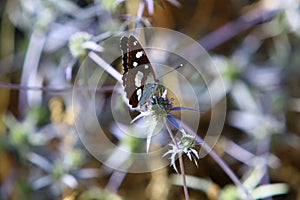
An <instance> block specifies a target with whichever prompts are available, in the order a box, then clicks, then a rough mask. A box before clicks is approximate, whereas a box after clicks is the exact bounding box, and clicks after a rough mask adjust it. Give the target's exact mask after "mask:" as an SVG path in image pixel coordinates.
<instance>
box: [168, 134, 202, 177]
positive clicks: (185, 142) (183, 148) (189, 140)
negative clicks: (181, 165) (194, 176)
mask: <svg viewBox="0 0 300 200" xmlns="http://www.w3.org/2000/svg"><path fill="white" fill-rule="evenodd" d="M195 145H196V140H195V137H194V136H191V135H188V134H186V135H183V136H182V137H181V139H180V140H179V141H177V144H169V146H170V147H171V149H170V150H169V151H167V152H166V153H165V154H164V155H163V156H166V155H170V160H171V164H170V166H172V167H173V168H174V170H175V171H176V172H177V173H178V171H177V168H176V163H175V161H176V156H177V155H178V156H181V155H182V154H183V153H184V154H186V155H187V157H188V158H189V160H190V161H192V160H194V162H195V165H196V166H198V164H197V160H196V159H199V154H198V152H197V150H196V149H195Z"/></svg>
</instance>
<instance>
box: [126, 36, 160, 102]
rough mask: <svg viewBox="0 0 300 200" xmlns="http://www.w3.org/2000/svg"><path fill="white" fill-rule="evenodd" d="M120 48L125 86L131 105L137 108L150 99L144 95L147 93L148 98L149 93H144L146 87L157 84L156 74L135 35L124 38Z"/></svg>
mask: <svg viewBox="0 0 300 200" xmlns="http://www.w3.org/2000/svg"><path fill="white" fill-rule="evenodd" d="M120 46H121V51H122V60H123V70H124V74H123V77H122V79H123V86H124V88H125V92H126V96H127V98H128V99H129V104H130V105H131V106H132V107H133V108H136V107H137V106H138V105H143V104H145V103H146V101H147V98H148V97H145V96H144V94H145V93H146V94H147V96H148V93H149V92H147V91H146V92H145V91H144V89H145V85H146V84H148V83H153V82H156V78H155V74H154V71H153V68H152V65H151V63H150V61H149V59H148V57H147V55H146V52H145V50H144V49H143V47H142V46H141V44H140V43H139V41H138V40H137V39H136V38H135V37H134V36H133V35H131V36H129V38H128V37H126V36H124V37H122V38H121V44H120ZM146 88H149V86H147V87H146ZM145 99H146V100H145ZM141 100H142V101H141Z"/></svg>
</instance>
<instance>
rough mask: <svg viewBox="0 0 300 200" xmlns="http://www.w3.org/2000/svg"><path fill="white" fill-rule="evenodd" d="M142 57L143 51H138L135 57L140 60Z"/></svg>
mask: <svg viewBox="0 0 300 200" xmlns="http://www.w3.org/2000/svg"><path fill="white" fill-rule="evenodd" d="M142 55H143V51H139V52H137V53H136V55H135V57H136V58H140V57H142Z"/></svg>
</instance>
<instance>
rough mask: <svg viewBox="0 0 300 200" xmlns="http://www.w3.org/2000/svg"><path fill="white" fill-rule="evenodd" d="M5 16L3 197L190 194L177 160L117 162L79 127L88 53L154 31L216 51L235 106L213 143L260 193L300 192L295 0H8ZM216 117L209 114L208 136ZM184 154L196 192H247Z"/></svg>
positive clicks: (298, 14) (0, 79)
mask: <svg viewBox="0 0 300 200" xmlns="http://www.w3.org/2000/svg"><path fill="white" fill-rule="evenodd" d="M0 14H1V16H0V44H1V46H0V116H1V119H0V199H3V200H4V199H65V200H73V199H151V200H155V199H184V194H183V190H182V187H181V185H182V183H181V178H180V176H179V175H178V174H176V172H175V171H174V170H173V169H172V168H171V167H166V168H163V169H160V170H157V171H153V172H149V173H140V174H134V173H124V172H118V171H114V170H111V169H108V168H107V167H105V166H103V165H102V164H101V163H100V162H99V161H98V160H96V159H95V158H94V157H93V156H91V155H90V154H89V153H88V152H87V150H86V149H85V147H84V146H83V145H82V143H81V142H80V140H79V139H78V137H77V133H76V128H75V123H74V108H73V107H72V86H73V84H74V79H75V77H76V73H77V72H78V68H79V66H80V65H81V64H82V63H83V61H84V58H85V57H86V56H87V55H88V53H89V52H90V51H94V52H102V51H106V50H107V51H109V50H108V49H105V48H103V47H102V46H101V45H99V43H100V42H101V41H103V40H105V39H106V38H108V37H110V35H111V34H112V33H114V32H117V31H125V30H127V29H128V28H134V27H145V26H150V27H163V28H168V29H172V30H176V31H179V32H182V33H184V34H186V35H188V36H190V37H192V38H193V39H194V40H196V41H198V42H199V43H200V44H201V45H202V46H203V47H204V48H205V49H206V50H207V51H208V52H209V54H210V56H211V57H212V59H213V61H214V62H215V64H216V66H217V67H218V70H220V71H221V75H222V78H223V80H224V82H225V83H226V94H224V95H223V96H222V97H220V101H221V99H226V102H227V110H226V122H225V125H224V129H223V131H222V135H221V137H220V139H219V141H218V143H217V145H216V146H215V147H214V148H215V151H216V152H217V153H218V155H219V156H220V157H221V158H222V159H223V160H224V161H225V162H226V163H227V164H228V165H229V166H230V168H231V169H233V171H234V173H235V174H236V175H237V176H238V177H239V178H240V179H241V181H242V182H243V183H244V184H245V185H246V186H247V188H248V189H249V190H250V192H251V193H252V195H253V197H254V198H255V199H300V159H299V150H300V138H299V136H300V135H299V134H300V123H299V122H300V121H299V120H300V114H299V112H300V79H299V77H300V67H299V65H300V58H299V53H300V38H299V37H300V2H299V1H298V0H287V1H280V0H257V1H250V0H238V1H237V0H224V1H222V2H221V1H216V0H211V1H204V0H156V1H154V0H144V1H143V0H127V1H125V0H123V1H122V0H102V1H101V0H94V1H92V0H74V1H71V0H60V1H54V0H9V1H8V0H1V1H0ZM112 53H113V54H117V55H118V54H120V52H118V50H117V51H114V52H112ZM113 66H115V67H116V69H117V70H118V71H120V72H121V71H122V70H121V66H120V64H113ZM114 83H115V81H113V80H108V83H107V84H106V85H105V87H104V88H103V91H102V93H103V96H104V97H103V98H104V99H109V98H110V96H111V88H110V85H113V84H114ZM100 89H101V88H100ZM100 92H101V91H100ZM200 101H201V99H200ZM102 103H103V104H104V105H105V103H108V101H107V102H106V101H104V102H102ZM210 109H211V110H212V109H216V112H218V104H217V103H216V104H215V106H213V107H212V108H210ZM108 116H109V115H108ZM99 120H100V119H99ZM209 120H210V111H209V110H208V111H207V113H205V115H204V117H203V119H202V120H201V122H200V124H199V130H197V131H198V132H199V133H204V132H205V130H206V129H207V127H208V125H209ZM103 123H104V124H106V121H104V122H103ZM107 124H108V123H107ZM107 128H108V129H109V127H107ZM111 132H114V130H113V129H112V130H111ZM111 134H112V135H117V133H111ZM132 143H133V142H132V141H129V142H128V141H126V142H123V144H126V145H136V144H132ZM132 148H133V147H132ZM184 161H185V170H186V173H187V174H188V182H189V184H188V186H189V188H190V189H189V192H190V198H191V199H242V197H241V194H240V193H239V191H238V190H237V188H236V186H235V185H234V184H233V183H232V181H231V180H230V179H229V178H228V176H227V175H226V174H225V172H224V171H223V170H222V168H220V167H219V166H218V165H217V164H216V162H215V161H214V160H213V159H211V157H209V156H206V157H205V158H203V159H201V160H199V162H198V167H196V166H195V165H194V163H193V162H189V160H188V159H187V158H184Z"/></svg>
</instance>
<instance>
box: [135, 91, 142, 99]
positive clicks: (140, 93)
mask: <svg viewBox="0 0 300 200" xmlns="http://www.w3.org/2000/svg"><path fill="white" fill-rule="evenodd" d="M136 94H137V96H138V100H140V99H141V97H142V89H138V90H137V91H136Z"/></svg>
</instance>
